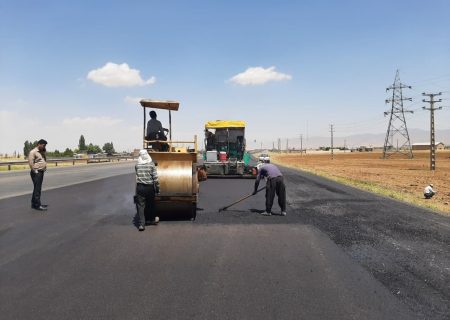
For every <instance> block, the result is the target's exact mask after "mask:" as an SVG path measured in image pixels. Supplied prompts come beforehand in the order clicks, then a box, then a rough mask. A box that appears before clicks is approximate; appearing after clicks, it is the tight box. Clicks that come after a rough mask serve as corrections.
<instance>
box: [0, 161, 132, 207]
mask: <svg viewBox="0 0 450 320" xmlns="http://www.w3.org/2000/svg"><path fill="white" fill-rule="evenodd" d="M135 164H136V161H125V162H112V163H98V164H97V163H90V164H88V165H78V166H70V167H50V168H48V170H47V172H46V173H45V175H44V183H43V185H42V189H43V190H44V191H45V190H51V189H55V188H61V187H64V186H68V185H72V184H76V183H83V182H89V181H93V180H98V179H102V178H107V177H112V176H115V175H119V174H125V173H130V172H133V170H134V169H133V168H134V165H135ZM32 192H33V184H32V182H31V178H30V171H29V170H17V171H3V172H0V199H5V198H9V197H12V196H19V195H24V194H31V193H32Z"/></svg>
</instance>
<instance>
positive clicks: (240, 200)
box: [219, 187, 266, 212]
mask: <svg viewBox="0 0 450 320" xmlns="http://www.w3.org/2000/svg"><path fill="white" fill-rule="evenodd" d="M265 188H266V187H262V188H261V189H259V190H258V191H256V193H258V192H260V191H262V190H264V189H265ZM251 196H254V194H253V193H252V194H249V195H248V196H245V197H243V198H241V199H239V200H237V201H235V202H233V203H232V204H229V205H227V206H226V207H223V208H220V209H219V212H221V211H225V210H227V209H228V208H229V207H231V206H234V205H235V204H237V203H239V202H242V201H244V200H245V199H248V198H250V197H251Z"/></svg>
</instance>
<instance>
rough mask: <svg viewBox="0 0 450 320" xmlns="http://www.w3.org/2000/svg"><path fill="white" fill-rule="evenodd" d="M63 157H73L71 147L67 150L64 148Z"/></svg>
mask: <svg viewBox="0 0 450 320" xmlns="http://www.w3.org/2000/svg"><path fill="white" fill-rule="evenodd" d="M63 157H73V151H72V150H70V149H69V148H66V150H64V152H63Z"/></svg>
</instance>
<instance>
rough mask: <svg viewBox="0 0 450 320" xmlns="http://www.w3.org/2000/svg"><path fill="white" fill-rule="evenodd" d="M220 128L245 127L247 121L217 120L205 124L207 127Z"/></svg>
mask: <svg viewBox="0 0 450 320" xmlns="http://www.w3.org/2000/svg"><path fill="white" fill-rule="evenodd" d="M220 128H245V121H241V120H215V121H208V122H207V123H206V124H205V129H220Z"/></svg>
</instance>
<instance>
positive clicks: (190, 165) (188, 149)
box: [140, 99, 199, 220]
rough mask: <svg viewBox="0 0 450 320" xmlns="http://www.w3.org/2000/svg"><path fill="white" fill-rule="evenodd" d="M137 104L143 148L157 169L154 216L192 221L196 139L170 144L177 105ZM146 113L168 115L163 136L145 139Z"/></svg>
mask: <svg viewBox="0 0 450 320" xmlns="http://www.w3.org/2000/svg"><path fill="white" fill-rule="evenodd" d="M140 104H141V106H142V107H143V110H144V130H143V148H144V149H146V150H147V151H148V153H149V155H150V156H151V157H152V159H153V162H154V163H155V165H156V169H157V171H158V177H159V183H160V193H159V194H157V195H156V197H155V204H156V212H157V215H158V216H160V217H163V218H165V219H178V218H179V217H189V218H190V219H191V220H195V217H196V214H197V200H198V191H199V183H198V178H197V136H194V139H193V140H192V141H173V140H172V111H178V108H179V105H180V104H179V102H177V101H161V100H151V99H143V100H141V101H140ZM149 109H159V110H166V111H168V112H169V128H168V134H167V135H166V134H164V133H162V132H160V133H159V134H156V135H154V134H153V133H151V134H149V135H147V128H146V127H147V111H149ZM165 130H167V129H165Z"/></svg>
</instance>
